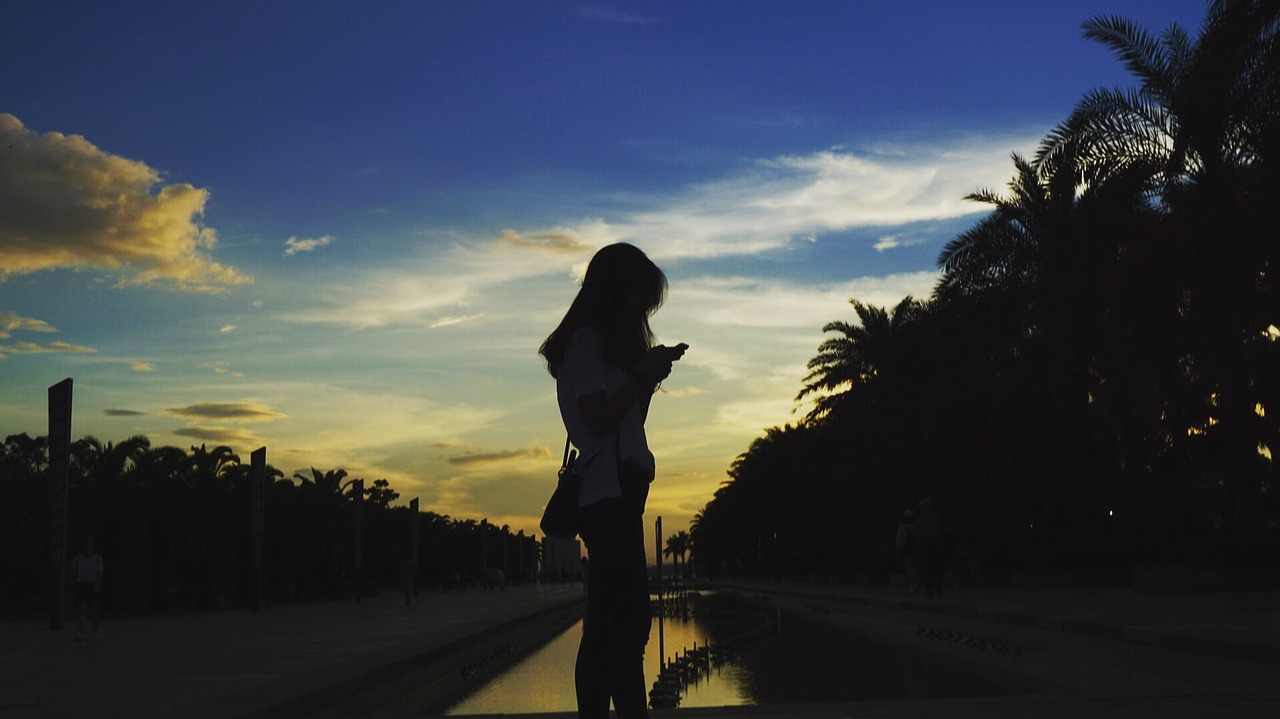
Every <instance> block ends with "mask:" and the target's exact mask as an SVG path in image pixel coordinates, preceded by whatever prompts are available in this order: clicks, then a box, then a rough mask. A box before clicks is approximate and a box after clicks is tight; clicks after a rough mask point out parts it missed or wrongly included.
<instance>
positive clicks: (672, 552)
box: [662, 530, 689, 578]
mask: <svg viewBox="0 0 1280 719" xmlns="http://www.w3.org/2000/svg"><path fill="white" fill-rule="evenodd" d="M688 552H689V533H688V532H686V531H684V530H680V531H679V532H677V533H675V534H673V535H671V536H670V537H667V546H666V548H665V549H663V550H662V553H663V555H665V556H668V557H671V560H672V565H671V570H672V572H673V574H674V576H675V577H676V578H679V577H680V561H681V560H682V559H684V555H685V554H688Z"/></svg>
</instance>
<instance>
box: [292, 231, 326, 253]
mask: <svg viewBox="0 0 1280 719" xmlns="http://www.w3.org/2000/svg"><path fill="white" fill-rule="evenodd" d="M332 243H333V236H332V235H325V236H323V237H313V238H299V237H290V238H289V239H287V240H285V241H284V247H285V250H284V256H285V257H291V256H293V255H296V254H298V253H299V252H312V251H314V250H316V249H317V248H320V247H324V246H325V245H328V244H332Z"/></svg>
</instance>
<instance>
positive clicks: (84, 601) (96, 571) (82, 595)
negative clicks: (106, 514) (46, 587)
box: [71, 538, 103, 642]
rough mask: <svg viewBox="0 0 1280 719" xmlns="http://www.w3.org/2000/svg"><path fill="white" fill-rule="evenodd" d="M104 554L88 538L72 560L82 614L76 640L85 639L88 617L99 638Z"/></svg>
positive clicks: (79, 608)
mask: <svg viewBox="0 0 1280 719" xmlns="http://www.w3.org/2000/svg"><path fill="white" fill-rule="evenodd" d="M102 570H103V567H102V556H101V555H99V554H98V553H97V552H95V551H94V546H93V539H91V538H86V539H85V540H84V544H83V545H81V547H80V553H79V554H77V555H76V556H75V557H74V558H73V559H72V560H71V581H72V582H73V585H72V586H73V588H74V592H75V597H76V608H77V610H78V611H79V615H80V632H79V633H78V634H76V641H77V642H83V641H84V640H85V635H84V625H85V620H86V618H87V619H88V620H89V621H90V622H92V623H93V634H92V637H93V638H94V639H97V638H98V622H99V615H98V603H99V595H100V594H101V590H102Z"/></svg>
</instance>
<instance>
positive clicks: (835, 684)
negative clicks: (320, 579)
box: [424, 592, 1030, 716]
mask: <svg viewBox="0 0 1280 719" xmlns="http://www.w3.org/2000/svg"><path fill="white" fill-rule="evenodd" d="M659 606H661V607H662V608H663V610H662V611H658V612H655V614H656V616H655V617H654V623H653V630H652V633H651V636H650V640H649V648H648V651H647V652H646V653H645V674H646V676H647V677H648V678H649V682H650V687H653V686H654V682H656V681H657V679H658V678H659V676H660V674H661V672H662V670H663V668H664V667H665V666H667V665H669V664H672V663H676V662H677V661H678V660H680V659H681V658H682V657H685V656H686V655H690V654H692V651H693V649H694V648H695V647H702V648H706V647H708V645H710V647H711V651H710V652H708V651H706V650H705V649H704V651H703V652H701V660H700V661H698V662H687V663H688V664H690V665H692V669H691V670H687V671H686V672H685V681H682V682H680V686H681V689H680V692H679V699H678V706H681V707H721V706H743V705H755V704H802V703H806V702H833V701H855V700H875V699H907V698H928V697H956V696H982V695H1000V694H1020V693H1027V692H1028V691H1030V690H1028V689H1027V688H1026V687H1018V686H1014V685H1012V684H1001V683H997V682H993V681H991V680H990V679H988V678H983V677H980V676H979V675H978V674H977V673H975V672H969V671H966V670H965V669H964V668H963V667H959V666H957V665H956V664H955V663H945V664H944V663H943V662H942V661H938V660H934V659H931V658H929V657H926V656H921V655H920V654H917V653H912V652H907V651H903V650H901V649H897V648H894V647H891V646H886V645H877V644H869V643H868V642H867V641H866V640H865V639H864V638H863V637H860V636H857V635H855V634H853V633H852V632H849V631H847V630H842V629H840V628H839V627H837V626H834V625H832V624H831V623H830V622H827V621H824V620H823V619H822V618H820V617H818V616H815V615H813V614H810V613H805V612H787V611H781V612H780V611H779V610H777V609H773V608H771V607H769V606H768V605H766V604H763V603H761V602H759V601H755V600H748V599H745V598H743V597H741V596H739V595H736V594H732V593H715V592H711V593H702V594H698V593H690V594H688V595H685V596H684V597H681V598H678V599H676V600H667V601H665V602H663V603H662V604H661V605H658V604H655V607H659ZM581 636H582V623H581V622H580V621H579V622H578V623H577V624H575V625H574V626H572V627H570V628H569V629H568V630H566V631H565V632H563V633H562V634H560V635H559V636H557V637H555V638H554V639H552V640H551V641H550V642H549V643H547V644H546V645H544V646H543V647H541V648H540V649H538V650H536V651H534V652H533V653H531V654H529V655H528V656H527V657H526V658H524V659H523V660H522V661H520V662H518V663H516V664H514V665H512V666H511V667H509V668H507V669H506V670H505V671H504V672H502V673H501V674H498V675H496V676H494V677H493V678H492V679H491V680H490V681H488V682H486V683H485V684H483V685H482V686H479V687H477V688H476V690H475V691H473V692H472V693H471V694H470V695H468V696H466V697H464V698H463V699H462V700H460V701H458V702H457V703H455V704H454V705H453V706H451V707H449V708H448V709H447V710H446V711H445V712H444V714H446V715H448V716H465V715H469V714H498V713H520V712H551V711H574V710H575V709H576V708H577V702H576V699H575V695H574V688H573V665H574V660H575V657H576V655H577V651H578V640H579V638H580V637H581ZM693 656H698V655H696V654H693ZM669 673H670V672H669ZM424 713H432V714H435V715H438V714H439V713H440V712H439V708H438V707H431V708H425V709H424Z"/></svg>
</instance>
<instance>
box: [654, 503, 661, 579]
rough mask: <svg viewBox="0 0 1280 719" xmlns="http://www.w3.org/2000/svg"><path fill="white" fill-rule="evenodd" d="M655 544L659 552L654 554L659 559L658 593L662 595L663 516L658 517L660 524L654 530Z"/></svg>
mask: <svg viewBox="0 0 1280 719" xmlns="http://www.w3.org/2000/svg"><path fill="white" fill-rule="evenodd" d="M653 543H654V545H656V548H657V550H658V551H657V552H656V553H655V554H654V556H656V557H657V558H658V593H659V594H661V593H662V515H658V524H657V526H656V527H654V529H653Z"/></svg>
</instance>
